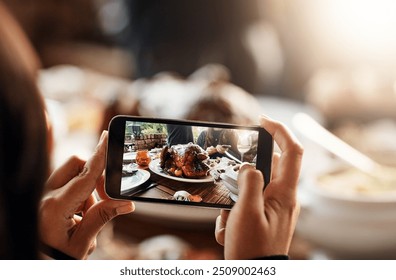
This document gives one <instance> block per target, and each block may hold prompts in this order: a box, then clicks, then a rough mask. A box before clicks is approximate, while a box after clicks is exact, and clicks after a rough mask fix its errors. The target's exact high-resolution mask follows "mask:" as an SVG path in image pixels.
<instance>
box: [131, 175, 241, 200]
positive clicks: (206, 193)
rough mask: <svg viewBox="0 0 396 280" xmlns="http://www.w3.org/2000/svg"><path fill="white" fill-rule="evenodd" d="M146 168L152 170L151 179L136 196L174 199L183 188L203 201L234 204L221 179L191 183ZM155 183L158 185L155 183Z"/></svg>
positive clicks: (134, 194)
mask: <svg viewBox="0 0 396 280" xmlns="http://www.w3.org/2000/svg"><path fill="white" fill-rule="evenodd" d="M146 170H147V171H149V172H150V179H149V180H148V181H147V182H146V183H145V184H144V186H142V188H141V190H140V191H139V192H137V193H133V194H132V195H133V196H135V197H145V198H154V199H165V200H173V199H174V198H173V195H174V194H175V192H177V191H181V190H183V191H187V192H188V193H190V194H191V195H199V196H200V197H201V198H202V203H211V204H213V203H215V204H224V205H233V204H234V201H232V200H231V198H230V191H229V190H228V188H227V187H225V186H224V184H223V183H222V181H221V180H220V181H218V182H214V181H213V182H205V183H190V182H184V181H178V180H173V179H169V178H166V177H163V176H160V175H158V174H156V173H154V172H153V171H151V170H150V169H149V168H146ZM153 183H155V184H157V185H153Z"/></svg>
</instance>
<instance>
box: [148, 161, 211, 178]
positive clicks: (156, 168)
mask: <svg viewBox="0 0 396 280" xmlns="http://www.w3.org/2000/svg"><path fill="white" fill-rule="evenodd" d="M149 168H150V170H151V171H152V172H154V173H155V174H157V175H160V176H162V177H165V178H168V179H172V180H175V181H180V182H186V183H208V182H213V177H212V176H206V177H203V178H200V179H190V178H182V177H175V176H172V175H169V174H168V173H166V172H165V171H164V170H162V168H161V166H160V160H159V159H156V160H153V161H151V162H150V164H149Z"/></svg>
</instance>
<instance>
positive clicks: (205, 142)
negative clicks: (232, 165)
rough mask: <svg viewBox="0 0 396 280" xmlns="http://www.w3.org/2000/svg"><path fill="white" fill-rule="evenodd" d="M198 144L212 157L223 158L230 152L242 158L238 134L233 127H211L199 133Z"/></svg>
mask: <svg viewBox="0 0 396 280" xmlns="http://www.w3.org/2000/svg"><path fill="white" fill-rule="evenodd" d="M196 144H198V145H199V146H201V148H203V149H204V150H206V152H207V153H208V154H209V156H210V158H218V157H220V158H221V157H224V156H226V152H228V153H230V154H231V155H232V156H234V157H235V158H237V159H241V154H240V153H239V151H238V148H237V144H238V135H237V134H236V133H235V132H234V131H233V130H232V129H222V128H213V127H209V128H208V129H206V130H203V131H202V132H201V133H200V134H199V136H198V139H197V143H196Z"/></svg>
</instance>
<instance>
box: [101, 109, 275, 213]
mask: <svg viewBox="0 0 396 280" xmlns="http://www.w3.org/2000/svg"><path fill="white" fill-rule="evenodd" d="M216 145H222V146H225V147H227V148H228V149H227V152H226V153H224V154H220V153H212V154H210V153H209V152H208V151H210V149H208V147H210V146H216ZM272 154H273V139H272V136H271V135H270V134H269V133H268V132H267V131H266V130H265V129H264V128H262V127H259V126H238V125H233V124H225V123H210V122H196V121H186V120H174V119H160V118H146V117H135V116H116V117H114V118H113V119H112V120H111V122H110V124H109V142H108V147H107V159H106V171H105V172H106V181H105V190H106V192H107V194H108V195H109V196H110V197H111V198H115V199H129V200H134V201H145V202H158V203H171V204H182V205H192V206H202V207H214V208H231V207H232V206H233V205H234V204H235V202H236V201H237V199H238V186H237V175H238V168H239V166H240V164H241V162H248V163H250V164H252V165H254V166H255V167H256V169H258V170H260V171H261V172H262V173H263V175H264V178H265V183H264V186H263V188H264V187H265V186H266V185H267V184H268V183H269V180H270V178H271V163H272Z"/></svg>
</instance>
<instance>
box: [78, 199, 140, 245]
mask: <svg viewBox="0 0 396 280" xmlns="http://www.w3.org/2000/svg"><path fill="white" fill-rule="evenodd" d="M134 210H135V206H134V204H133V202H132V201H121V200H101V201H99V202H98V203H96V204H95V205H94V206H92V207H91V208H90V209H89V210H88V211H87V213H86V214H85V216H84V217H83V219H82V220H81V222H80V224H79V228H78V230H76V231H75V236H74V237H75V238H76V240H81V242H87V243H90V242H91V241H92V240H93V239H95V238H96V236H97V235H98V233H99V232H100V230H101V229H102V228H103V226H104V225H105V224H106V223H107V222H109V221H110V220H112V219H113V218H114V217H116V216H118V215H122V214H128V213H131V212H133V211H134Z"/></svg>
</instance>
